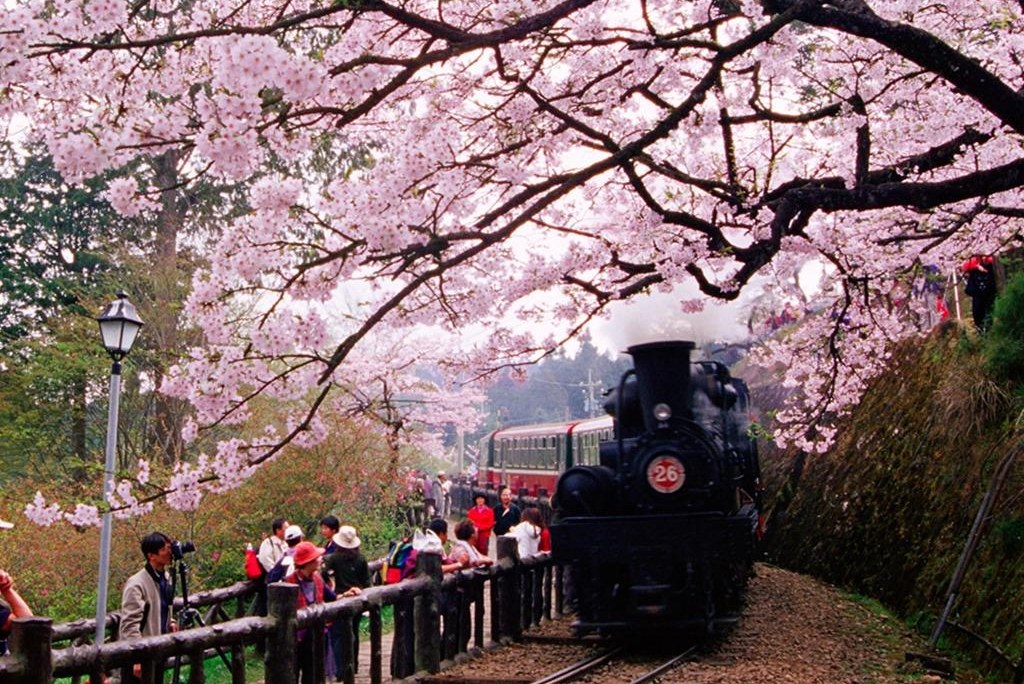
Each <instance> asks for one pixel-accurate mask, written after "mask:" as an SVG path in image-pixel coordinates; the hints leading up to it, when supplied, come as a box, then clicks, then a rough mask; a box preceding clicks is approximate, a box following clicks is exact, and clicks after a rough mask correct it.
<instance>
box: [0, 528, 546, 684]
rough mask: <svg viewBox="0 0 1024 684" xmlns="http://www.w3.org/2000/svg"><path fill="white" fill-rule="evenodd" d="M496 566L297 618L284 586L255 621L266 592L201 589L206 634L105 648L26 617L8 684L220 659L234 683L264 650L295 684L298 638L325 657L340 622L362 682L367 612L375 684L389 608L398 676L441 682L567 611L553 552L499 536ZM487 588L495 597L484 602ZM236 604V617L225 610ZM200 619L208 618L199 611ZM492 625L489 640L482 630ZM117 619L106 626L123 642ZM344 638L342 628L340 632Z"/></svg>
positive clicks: (154, 677) (266, 670)
mask: <svg viewBox="0 0 1024 684" xmlns="http://www.w3.org/2000/svg"><path fill="white" fill-rule="evenodd" d="M497 541H498V562H497V564H496V565H495V566H493V567H491V568H487V569H476V570H465V571H462V572H458V573H451V574H445V575H442V573H441V557H440V556H439V555H437V554H433V553H423V554H421V555H420V556H419V558H418V559H417V564H416V566H417V571H416V576H415V577H413V578H410V579H407V580H404V581H403V582H400V583H398V584H393V585H387V586H381V587H371V588H369V589H367V590H365V591H364V592H363V593H362V594H360V595H359V596H354V597H351V598H345V599H340V600H338V601H334V602H332V603H325V604H317V605H311V606H308V607H307V608H304V609H302V610H296V606H297V596H298V591H299V588H298V586H297V585H294V584H286V583H283V582H279V583H276V584H272V585H270V586H269V587H267V595H268V614H267V616H266V617H259V616H252V615H247V613H248V612H249V611H250V608H249V607H248V606H247V603H248V600H249V599H251V598H253V595H254V592H256V591H257V590H258V587H257V585H255V584H252V583H238V584H235V585H232V586H230V587H226V588H223V589H216V590H212V591H208V592H198V593H196V594H195V595H194V596H193V597H190V605H191V606H192V607H195V608H198V609H205V616H206V619H205V620H204V621H205V622H206V625H205V626H200V627H196V628H193V629H186V630H182V631H179V632H174V633H171V634H164V635H160V636H149V637H142V638H139V639H131V640H126V641H111V642H109V643H104V644H102V645H96V644H92V643H81V642H82V640H83V639H84V638H85V637H86V636H87V635H88V634H90V633H94V631H95V628H94V626H95V621H94V620H79V621H75V622H72V623H66V624H59V625H54V624H53V622H52V620H50V619H49V618H45V617H29V618H17V619H15V620H14V622H13V627H12V631H11V637H10V641H9V646H10V654H9V655H7V656H4V657H3V658H0V683H7V682H18V683H23V684H42V683H43V682H47V683H48V682H52V681H53V679H54V678H55V677H70V678H72V679H73V681H82V680H83V679H85V678H88V679H89V680H90V681H92V682H94V683H96V684H99V683H100V682H103V681H105V679H106V676H107V674H108V673H114V674H115V679H116V678H117V674H118V673H120V675H121V678H122V679H123V680H124V681H128V675H129V673H130V672H131V670H132V669H133V667H134V666H135V665H136V664H139V665H141V672H142V676H141V681H142V682H143V684H156V683H157V682H161V681H163V677H162V672H163V670H164V669H166V668H168V667H175V666H181V665H182V664H184V665H186V666H187V667H188V668H189V673H188V680H187V681H188V682H189V683H190V684H199V683H201V682H204V681H205V670H204V668H205V663H204V661H205V659H206V658H208V657H210V656H211V655H217V654H219V655H220V657H221V658H222V659H223V660H224V661H225V662H227V663H228V664H229V669H230V672H231V681H232V683H233V684H243V683H244V682H246V662H245V659H246V647H247V646H252V645H259V646H261V647H262V649H263V651H264V653H265V655H264V657H263V663H264V667H263V676H262V679H263V680H264V681H266V682H287V681H293V678H294V676H295V668H296V658H297V650H296V646H297V641H296V633H297V630H299V629H307V630H310V631H309V634H311V635H312V638H313V639H314V642H313V648H314V650H313V652H314V653H324V650H325V648H324V638H325V634H324V633H325V629H326V627H327V625H328V624H329V623H334V624H336V625H341V628H340V629H341V630H342V635H341V639H340V643H341V644H342V648H343V650H345V651H347V652H344V653H343V654H342V660H343V662H345V663H347V664H348V667H347V668H346V669H345V671H343V672H342V673H341V675H342V678H343V681H346V682H348V683H349V684H352V682H354V679H355V677H354V665H355V664H356V663H357V658H358V653H354V652H352V647H351V644H352V643H353V640H352V638H351V636H352V629H353V625H354V624H355V621H356V619H357V618H358V617H359V616H360V615H362V614H364V613H365V614H369V633H370V634H369V638H370V657H369V661H370V662H369V663H366V664H365V665H366V666H368V667H369V670H368V672H369V676H370V681H371V682H372V683H374V684H376V683H377V682H383V681H384V680H385V667H386V666H385V663H384V659H383V644H384V638H383V629H382V622H383V621H382V616H381V614H382V609H383V608H384V607H386V606H391V607H392V610H393V615H394V635H393V641H392V645H391V653H390V661H389V668H388V669H389V671H390V674H391V676H393V677H394V678H399V679H401V678H406V677H409V676H411V675H413V674H415V673H416V672H426V673H431V674H433V673H436V672H438V671H440V669H441V664H442V662H443V661H450V660H452V659H453V658H454V657H455V656H456V655H457V654H459V653H464V652H466V651H468V650H471V649H472V648H482V647H485V646H486V645H487V644H488V640H489V641H490V642H501V641H504V640H517V639H519V638H520V637H521V636H522V633H523V631H524V630H526V629H529V628H530V627H531V626H533V625H536V624H538V623H539V622H540V621H541V620H543V619H551V618H552V617H554V616H557V614H559V613H560V610H559V609H560V607H561V605H562V599H561V594H562V582H561V579H562V575H561V568H559V567H557V566H555V565H554V564H553V563H552V562H551V559H550V557H548V556H547V555H546V554H542V555H540V556H537V557H534V558H525V559H520V558H519V555H518V549H517V546H516V541H515V540H514V539H511V538H499V539H498V540H497ZM488 591H489V593H490V600H489V601H488V600H486V599H487V594H488ZM232 601H234V602H235V605H234V609H233V610H228V609H227V606H229V605H230V604H231V602H232ZM201 613H202V610H201ZM487 618H489V622H490V634H489V635H488V634H486V633H485V629H484V627H485V623H486V622H487ZM118 619H119V618H118V616H117V614H116V613H115V614H112V615H111V617H110V619H109V622H108V626H109V627H111V628H113V629H112V631H113V632H114V633H116V625H117V621H118ZM336 629H337V627H336ZM314 660H315V661H316V663H317V665H316V666H315V667H317V668H319V671H317V672H315V673H314V674H315V681H317V682H323V681H324V677H325V673H324V669H323V665H324V659H323V658H315V659H314Z"/></svg>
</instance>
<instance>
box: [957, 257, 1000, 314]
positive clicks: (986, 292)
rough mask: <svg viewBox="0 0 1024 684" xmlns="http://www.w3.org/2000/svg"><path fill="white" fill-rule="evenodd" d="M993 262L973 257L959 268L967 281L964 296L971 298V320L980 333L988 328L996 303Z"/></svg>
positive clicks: (991, 259) (990, 258) (994, 264)
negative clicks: (990, 315)
mask: <svg viewBox="0 0 1024 684" xmlns="http://www.w3.org/2000/svg"><path fill="white" fill-rule="evenodd" d="M995 261H996V260H995V257H992V256H987V255H985V256H982V255H975V256H972V257H971V258H970V259H968V260H967V261H965V262H964V263H963V265H962V266H961V267H960V268H961V270H962V271H963V272H964V277H965V278H966V279H967V284H966V286H965V287H964V294H966V295H967V296H968V297H970V298H971V318H972V319H974V325H975V327H977V328H978V330H979V331H981V332H985V331H986V330H988V328H989V324H990V322H991V320H990V317H989V314H990V312H991V311H992V305H993V304H995V301H996V294H997V291H996V263H995Z"/></svg>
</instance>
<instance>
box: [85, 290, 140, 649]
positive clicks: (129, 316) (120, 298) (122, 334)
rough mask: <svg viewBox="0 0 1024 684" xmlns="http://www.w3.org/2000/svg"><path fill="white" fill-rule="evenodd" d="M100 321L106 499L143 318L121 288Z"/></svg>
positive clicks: (106, 560)
mask: <svg viewBox="0 0 1024 684" xmlns="http://www.w3.org/2000/svg"><path fill="white" fill-rule="evenodd" d="M96 320H97V322H99V324H100V335H101V336H102V337H103V346H104V347H106V349H107V353H108V354H110V358H111V359H113V364H112V365H111V367H110V410H109V412H108V414H107V450H106V460H105V462H104V465H103V500H104V501H107V499H108V497H109V496H110V492H111V491H113V489H114V452H115V451H117V413H118V408H119V404H120V400H121V359H123V358H124V357H125V356H127V355H128V352H130V351H131V350H132V345H133V344H134V343H135V337H136V336H137V335H138V334H139V329H140V328H142V319H141V318H139V314H138V313H136V311H135V306H134V305H133V304H132V303H131V302H129V301H128V295H126V294H125V293H124V292H123V291H119V292H118V293H117V299H115V300H114V301H113V302H111V303H110V304H109V305H108V306H107V308H106V309H105V310H104V311H103V313H101V314H100V315H99V317H97V318H96ZM112 524H113V518H112V516H111V513H110V511H107V512H106V513H104V514H103V530H102V532H101V533H100V582H99V590H98V592H97V594H98V595H97V597H96V645H97V646H98V645H100V644H102V643H103V639H104V636H105V632H106V629H105V627H106V625H105V624H104V623H106V621H107V574H108V571H109V568H110V528H111V526H112Z"/></svg>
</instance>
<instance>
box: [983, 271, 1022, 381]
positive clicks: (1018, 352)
mask: <svg viewBox="0 0 1024 684" xmlns="http://www.w3.org/2000/svg"><path fill="white" fill-rule="evenodd" d="M984 351H985V369H986V370H987V371H988V372H989V373H990V374H992V375H993V376H994V377H996V378H998V379H1001V380H1007V381H1009V382H1010V383H1011V384H1013V385H1014V386H1015V387H1018V388H1019V387H1021V386H1024V273H1020V274H1017V275H1015V276H1014V277H1013V278H1011V279H1010V280H1009V281H1008V282H1007V283H1006V288H1005V289H1004V290H1003V292H1002V293H1001V294H1000V295H999V298H998V299H997V300H996V303H995V307H994V310H993V321H992V329H991V330H990V331H989V333H988V335H987V336H986V339H985V349H984Z"/></svg>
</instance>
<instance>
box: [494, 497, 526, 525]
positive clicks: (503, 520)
mask: <svg viewBox="0 0 1024 684" xmlns="http://www.w3.org/2000/svg"><path fill="white" fill-rule="evenodd" d="M498 498H499V499H500V502H499V503H498V505H497V506H495V507H494V534H496V535H498V536H501V535H503V534H507V533H508V531H509V530H511V529H512V528H513V527H514V526H516V525H518V524H519V519H520V518H521V517H522V512H521V511H520V510H519V506H517V505H515V504H514V503H512V490H511V489H509V488H508V487H507V486H505V487H502V488H501V492H500V493H499V494H498Z"/></svg>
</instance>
